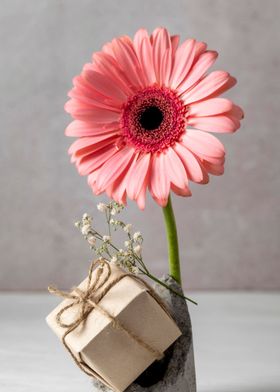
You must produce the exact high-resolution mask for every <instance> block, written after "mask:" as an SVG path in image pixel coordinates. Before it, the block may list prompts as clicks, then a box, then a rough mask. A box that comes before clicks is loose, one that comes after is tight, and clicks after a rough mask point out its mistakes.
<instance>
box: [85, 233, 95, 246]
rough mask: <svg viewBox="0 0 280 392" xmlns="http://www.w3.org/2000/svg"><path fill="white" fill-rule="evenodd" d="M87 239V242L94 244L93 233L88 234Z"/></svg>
mask: <svg viewBox="0 0 280 392" xmlns="http://www.w3.org/2000/svg"><path fill="white" fill-rule="evenodd" d="M87 240H88V243H89V244H90V245H95V243H96V238H95V237H94V235H92V234H90V235H89V236H88V237H87Z"/></svg>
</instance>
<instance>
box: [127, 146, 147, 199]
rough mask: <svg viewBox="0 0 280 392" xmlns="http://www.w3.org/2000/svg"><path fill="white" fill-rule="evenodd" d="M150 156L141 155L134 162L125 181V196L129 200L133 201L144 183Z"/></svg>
mask: <svg viewBox="0 0 280 392" xmlns="http://www.w3.org/2000/svg"><path fill="white" fill-rule="evenodd" d="M150 159H151V154H149V153H148V154H143V155H141V156H140V158H139V159H138V160H137V161H136V162H135V166H134V168H133V171H132V172H131V174H130V176H129V177H128V181H127V195H128V197H129V198H130V199H132V200H135V199H136V198H137V197H138V195H139V193H140V191H141V189H142V187H143V184H144V182H145V179H146V177H147V173H148V170H149V166H150Z"/></svg>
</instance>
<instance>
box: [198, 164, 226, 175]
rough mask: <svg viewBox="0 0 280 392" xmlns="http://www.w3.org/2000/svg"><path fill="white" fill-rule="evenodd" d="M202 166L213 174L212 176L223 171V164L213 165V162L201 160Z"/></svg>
mask: <svg viewBox="0 0 280 392" xmlns="http://www.w3.org/2000/svg"><path fill="white" fill-rule="evenodd" d="M203 167H204V169H205V170H206V171H207V172H208V173H210V174H213V175H214V176H221V175H222V174H224V171H225V170H224V165H223V164H221V165H214V164H213V163H209V162H203Z"/></svg>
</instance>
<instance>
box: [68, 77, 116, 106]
mask: <svg viewBox="0 0 280 392" xmlns="http://www.w3.org/2000/svg"><path fill="white" fill-rule="evenodd" d="M73 84H74V88H73V89H72V90H71V91H70V92H69V93H68V95H69V96H70V97H71V98H72V97H73V98H75V96H74V95H77V96H78V98H79V99H81V96H83V97H85V98H88V99H89V100H91V102H93V101H94V102H96V103H97V106H100V105H106V106H107V107H108V106H109V107H110V108H118V109H120V106H121V103H120V102H119V101H117V100H114V99H111V98H109V97H106V96H105V95H103V94H101V93H100V92H98V91H97V90H95V89H94V87H93V85H92V84H90V83H89V82H88V81H86V80H85V79H84V78H83V77H82V76H81V75H79V76H76V77H75V78H74V79H73ZM88 102H89V101H88Z"/></svg>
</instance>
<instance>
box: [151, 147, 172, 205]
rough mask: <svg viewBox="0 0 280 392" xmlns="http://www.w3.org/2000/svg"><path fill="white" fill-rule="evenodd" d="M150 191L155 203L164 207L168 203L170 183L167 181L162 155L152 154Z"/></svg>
mask: <svg viewBox="0 0 280 392" xmlns="http://www.w3.org/2000/svg"><path fill="white" fill-rule="evenodd" d="M149 186H150V191H151V194H152V196H153V198H154V199H155V200H156V202H157V203H158V204H159V205H160V206H162V207H164V206H166V204H167V201H168V195H169V192H170V182H169V180H168V177H167V174H166V171H165V165H164V158H163V154H154V155H153V157H152V165H151V177H150V185H149Z"/></svg>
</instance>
